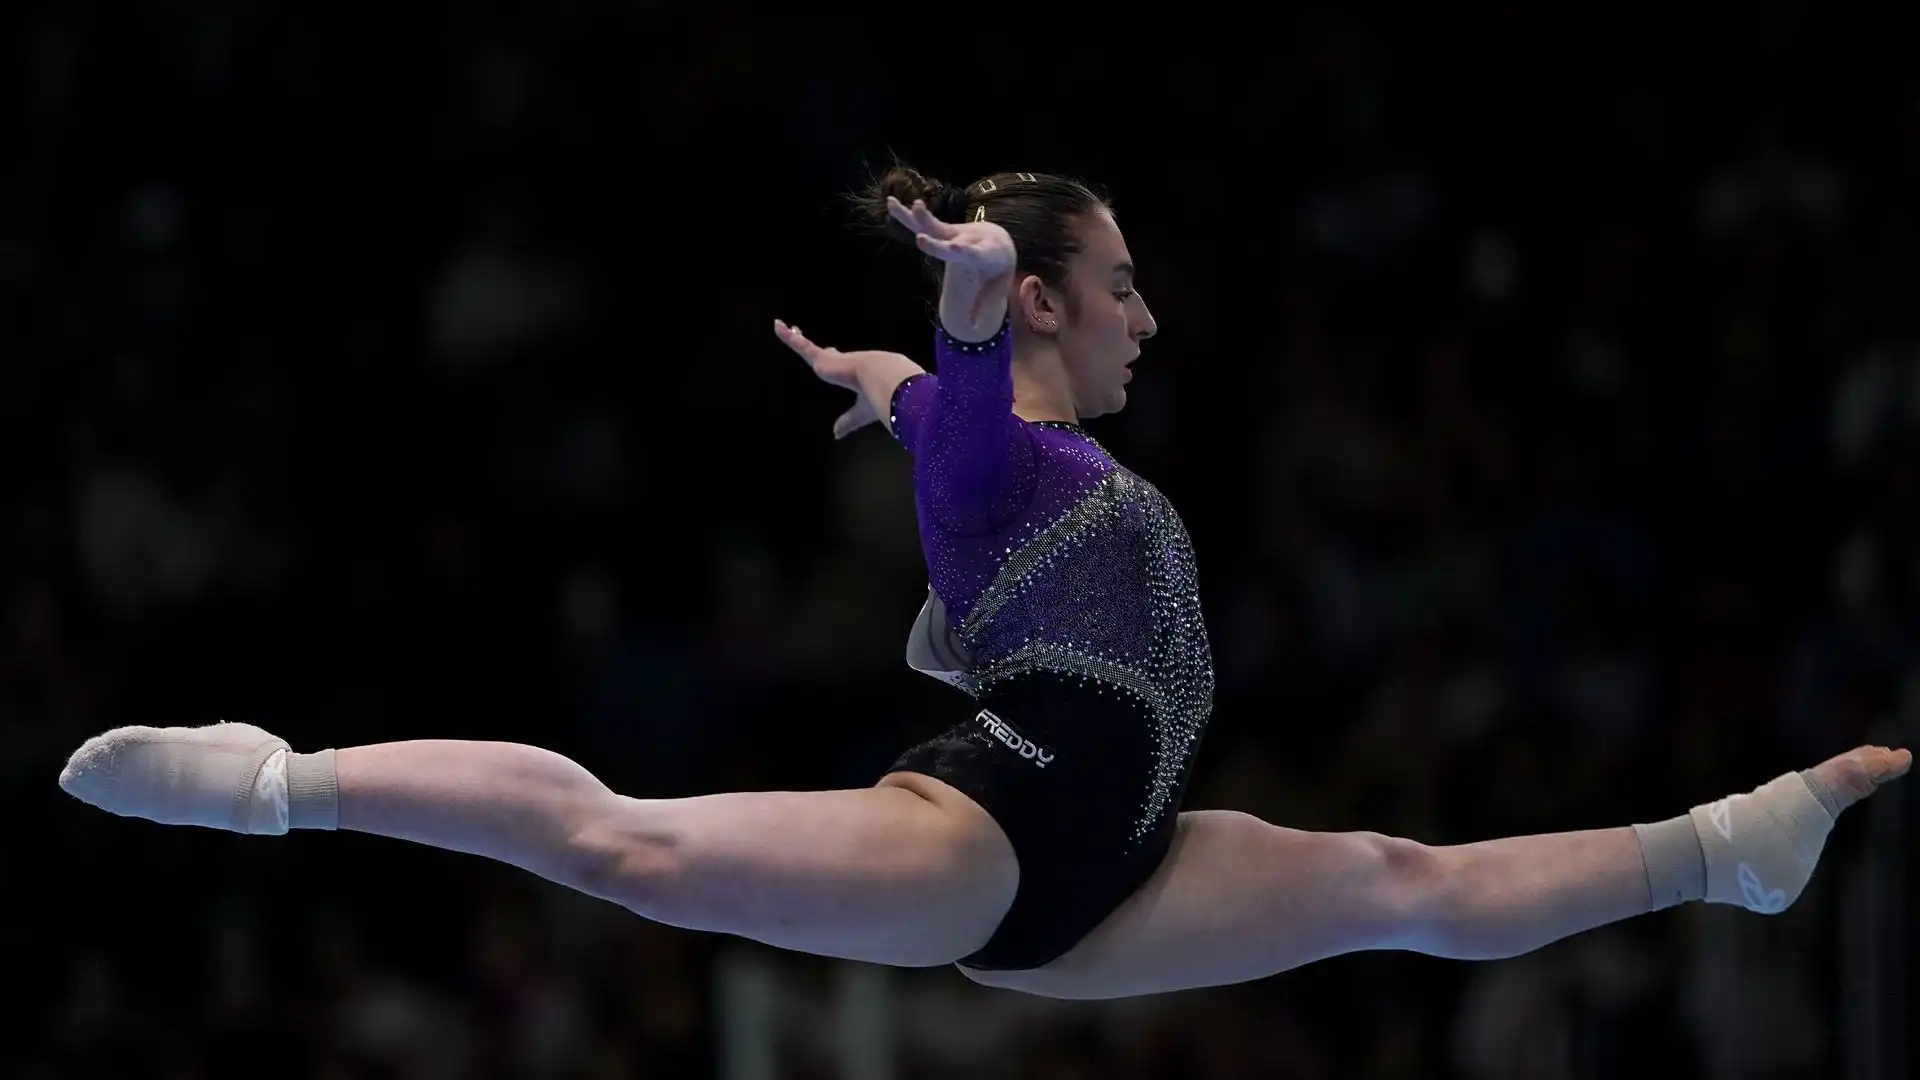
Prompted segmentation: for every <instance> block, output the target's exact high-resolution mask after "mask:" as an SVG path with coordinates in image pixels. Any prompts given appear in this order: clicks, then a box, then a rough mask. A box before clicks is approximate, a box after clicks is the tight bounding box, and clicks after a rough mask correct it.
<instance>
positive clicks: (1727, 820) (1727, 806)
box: [1707, 798, 1745, 865]
mask: <svg viewBox="0 0 1920 1080" xmlns="http://www.w3.org/2000/svg"><path fill="white" fill-rule="evenodd" d="M1707 818H1708V819H1709V820H1711V821H1712V822H1713V827H1714V828H1715V829H1717V830H1719V833H1720V835H1721V836H1722V837H1724V838H1726V841H1727V843H1729V844H1731V843H1733V800H1732V799H1731V798H1726V799H1721V800H1720V801H1719V802H1717V803H1714V804H1713V805H1712V806H1709V807H1707ZM1742 865H1745V864H1744V863H1743V864H1742Z"/></svg>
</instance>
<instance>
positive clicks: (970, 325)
mask: <svg viewBox="0 0 1920 1080" xmlns="http://www.w3.org/2000/svg"><path fill="white" fill-rule="evenodd" d="M887 213H889V214H892V215H893V220H895V221H897V222H899V223H900V224H901V225H903V226H905V227H906V228H907V229H908V230H910V231H911V232H912V233H913V238H914V243H915V244H917V245H919V247H920V250H921V251H924V252H926V253H927V254H928V255H931V256H933V257H934V258H936V259H939V260H940V261H941V262H943V263H945V264H947V272H946V275H945V277H944V278H943V280H942V283H941V286H940V325H941V327H942V328H944V329H945V330H946V332H947V334H948V336H950V337H953V338H955V339H957V340H959V341H985V340H987V339H988V338H990V337H992V336H993V335H994V334H996V333H998V332H999V331H1000V326H1001V324H1002V323H1003V322H1005V321H1006V318H1007V289H1008V287H1009V286H1010V285H1011V284H1012V283H1013V268H1014V262H1015V259H1014V254H1015V253H1014V247H1013V237H1011V236H1008V235H1007V230H1005V229H1003V228H1001V227H1000V226H998V225H995V224H994V223H993V222H991V221H966V222H961V223H960V224H958V225H954V224H950V223H948V222H945V221H941V220H940V219H939V218H937V217H934V216H933V212H932V211H930V210H928V209H927V204H926V203H924V202H921V201H920V200H918V199H915V200H914V203H913V205H912V206H903V205H901V203H900V200H899V199H896V198H894V197H893V196H891V195H889V196H887Z"/></svg>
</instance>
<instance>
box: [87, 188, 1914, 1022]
mask: <svg viewBox="0 0 1920 1080" xmlns="http://www.w3.org/2000/svg"><path fill="white" fill-rule="evenodd" d="M868 205H869V207H870V209H871V211H872V214H873V217H874V220H875V221H877V222H880V223H882V224H883V225H884V226H885V227H886V228H887V229H889V230H890V231H891V232H892V233H893V234H894V235H895V236H897V237H899V238H901V239H909V238H910V239H911V240H912V242H913V243H915V244H916V245H917V246H918V248H919V250H920V251H921V252H923V253H924V254H925V255H926V256H928V257H929V258H930V259H931V260H932V263H933V265H934V267H935V269H936V270H937V271H938V272H939V276H940V289H939V307H938V312H939V318H938V322H939V326H938V329H937V330H936V331H935V336H934V345H933V356H934V360H935V371H934V372H933V373H928V372H926V371H924V370H922V369H921V368H920V367H919V365H917V364H915V363H914V362H913V361H912V360H910V359H908V358H906V357H904V356H900V355H898V354H894V353H885V352H840V351H838V350H835V349H829V348H822V347H820V346H818V345H816V344H814V343H813V342H811V341H809V340H808V339H807V338H806V337H805V336H803V335H802V334H801V333H800V331H799V330H797V329H795V328H793V327H790V326H787V325H786V324H784V323H777V324H776V325H775V333H776V334H777V335H778V337H779V338H780V340H781V341H783V342H784V343H785V344H786V345H787V346H788V347H789V348H791V349H792V350H793V351H794V352H796V353H798V354H799V355H800V356H801V357H802V358H803V359H805V360H806V362H807V363H808V365H809V366H810V367H811V369H812V371H813V372H814V374H815V375H817V376H818V377H819V378H821V379H823V380H825V381H826V382H828V383H831V384H833V385H835V386H839V387H844V388H846V389H849V390H851V391H853V392H854V393H855V394H856V396H857V398H856V403H855V405H854V406H853V408H852V409H851V410H849V411H848V412H847V413H845V414H844V415H842V416H841V417H840V418H839V420H838V421H837V422H836V423H835V425H834V433H835V434H836V435H840V436H844V435H846V434H848V433H849V432H851V431H854V430H856V429H858V428H861V427H863V426H865V425H867V424H870V423H879V424H881V425H883V426H885V427H886V428H887V429H888V430H889V431H890V432H891V433H892V435H893V436H894V438H895V439H897V440H898V441H899V442H900V443H901V444H902V445H903V446H904V447H905V448H906V449H907V450H908V451H909V452H910V453H911V455H912V458H913V484H914V493H915V498H916V503H917V514H918V518H919V527H920V537H921V542H922V546H923V549H924V553H925V556H926V563H927V575H928V579H929V582H930V588H929V590H928V595H927V599H926V603H925V606H924V607H923V608H922V609H921V612H920V616H919V619H918V620H917V622H916V623H915V624H914V626H913V628H912V631H911V635H910V637H909V641H908V646H907V659H908V662H909V663H910V664H912V666H913V667H915V668H916V669H918V670H921V671H924V672H926V673H928V674H929V675H933V676H935V677H937V678H940V679H942V680H944V681H946V682H948V683H950V684H952V685H953V686H955V687H957V688H958V689H959V690H960V691H963V692H964V693H965V694H966V695H967V696H968V697H969V698H970V699H971V700H970V701H968V702H966V703H965V704H964V705H960V704H956V707H955V710H954V715H953V717H952V719H953V721H954V723H953V725H952V726H951V727H950V728H948V729H947V730H946V731H945V732H944V733H942V734H940V735H938V736H935V737H934V738H932V739H930V740H929V741H927V742H925V743H922V744H921V745H919V746H916V747H913V748H912V749H910V750H908V751H906V753H905V754H903V755H902V756H901V757H900V759H899V760H898V761H897V762H895V764H894V766H893V768H892V769H891V770H890V771H889V772H888V773H887V774H886V775H885V776H882V777H880V778H879V779H878V781H877V782H876V783H875V785H874V786H873V787H870V788H864V789H859V790H848V791H813V792H788V791H757V792H734V793H728V794H715V795H705V796H699V797H695V798H687V799H634V798H628V797H625V796H622V795H620V794H618V793H616V792H614V791H611V790H609V789H608V788H607V786H606V785H605V784H602V783H601V782H600V781H599V780H597V779H595V778H594V776H593V774H592V773H590V772H588V771H587V770H586V769H585V768H582V767H581V766H580V765H578V764H576V763H574V762H573V761H571V760H569V759H567V758H565V757H562V756H560V755H558V754H555V753H552V752H549V751H546V750H542V749H540V748H538V747H535V746H528V745H522V744H518V743H497V742H466V741H439V740H426V741H414V742H394V743H382V744H377V745H371V746H354V747H344V748H340V749H328V750H319V751H317V752H312V753H298V752H294V751H293V750H292V749H291V748H290V747H289V746H288V744H287V743H286V742H285V741H283V740H281V739H279V738H277V737H275V736H273V735H271V734H269V733H268V732H266V731H263V730H261V729H260V728H258V727H254V726H252V725H248V724H240V723H221V724H213V725H209V726H202V727H169V728H152V727H123V728H118V729H115V730H112V731H108V732H106V733H105V734H102V735H98V736H95V737H94V738H92V739H89V740H87V742H86V743H85V744H84V745H82V746H81V747H80V748H79V749H78V750H76V751H75V752H74V754H73V755H72V757H71V759H70V760H69V761H68V763H67V765H66V768H65V769H64V771H62V773H61V775H60V785H61V787H62V788H64V789H65V790H66V791H67V792H69V793H70V794H72V795H73V796H75V797H76V798H78V799H81V800H83V801H85V802H87V803H90V804H92V805H94V806H96V807H99V808H101V809H103V810H107V811H109V812H112V813H115V814H120V815H124V816H127V817H136V818H144V819H146V820H149V821H155V822H159V823H162V824H167V825H198V826H205V827H209V828H216V829H226V830H231V831H234V832H240V833H251V834H259V835H280V834H284V833H286V832H287V831H288V830H290V829H343V830H348V831H352V832H361V833H372V834H375V835H379V836H387V837H393V838H396V839H401V840H410V841H413V842H415V843H419V844H426V845H429V846H432V847H436V848H442V849H445V850H449V851H460V852H468V853H471V854H474V855H480V856H484V857H486V858H490V859H496V860H499V861H501V862H505V863H510V864H512V865H514V866H517V867H520V868H522V869H524V870H528V871H531V872H532V873H535V874H538V875H540V876H541V877H544V878H547V879H548V880H550V881H554V882H557V883H559V884H561V885H565V886H567V887H569V888H572V889H577V890H579V891H581V892H584V893H587V894H589V895H592V896H596V897H600V898H603V899H605V900H609V901H612V902H614V903H616V904H620V905H622V906H624V907H626V908H628V909H629V910H631V911H633V912H635V913H636V914H639V915H641V916H644V917H646V918H649V919H653V920H656V921H658V922H662V923H667V924H670V925H673V926H678V927H685V928H688V929H693V930H704V931H712V932H715V933H722V934H733V935H738V936H740V937H745V938H751V939H753V940H756V941H760V942H765V943H767V944H769V945H774V946H778V947H781V948H786V949H793V950H797V951H801V952H807V953H813V954H817V955H821V956H827V957H838V958H846V959H852V960H860V961H868V962H872V963H880V964H891V965H898V966H910V967H923V966H933V965H941V964H957V965H958V966H959V967H960V970H961V971H962V972H964V973H965V974H966V975H967V976H968V977H970V978H972V979H974V980H975V981H977V982H981V983H985V984H987V985H990V986H996V987H1005V988H1008V989H1014V990H1020V991H1024V992H1027V993H1032V994H1039V995H1046V996H1051V997H1060V998H1118V997H1128V996H1133V995H1142V994H1154V993H1161V992H1166V991H1173V990H1181V989H1187V988H1193V987H1204V986H1217V985H1222V984H1228V983H1236V982H1242V981H1246V980H1252V979H1260V978H1264V977H1266V976H1269V975H1273V974H1276V973H1278V972H1283V971H1287V970H1289V969H1291V968H1295V967H1298V966H1300V965H1302V964H1307V963H1311V962H1313V961H1315V960H1319V959H1322V958H1325V957H1330V956H1337V955H1340V954H1343V953H1350V952H1354V951H1358V950H1367V949H1392V950H1409V951H1414V952H1420V953H1425V954H1429V955H1433V956H1441V957H1455V958H1460V959H1493V958H1499V957H1510V956H1516V955H1519V954H1521V953H1526V952H1529V951H1531V950H1534V949H1537V948H1539V947H1541V946H1543V945H1546V944H1547V943H1549V942H1552V941H1556V940H1558V939H1561V938H1564V937H1567V936H1569V935H1572V934H1577V933H1579V932H1581V931H1584V930H1589V929H1592V928H1594V927H1599V926H1604V925H1607V924H1609V923H1613V922H1617V921H1619V920H1622V919H1626V918H1629V917H1632V916H1636V915H1642V914H1646V913H1648V912H1653V911H1658V910H1660V909H1662V908H1666V907H1670V906H1673V905H1676V904H1680V903H1684V902H1687V901H1705V902H1708V903H1720V904H1731V905H1736V906H1740V907H1744V908H1747V909H1748V910H1751V911H1756V912H1760V913H1763V914H1775V913H1778V912H1780V911H1783V910H1785V909H1786V908H1787V907H1788V906H1789V905H1791V904H1792V903H1793V902H1794V900H1795V899H1796V898H1797V897H1798V896H1799V895H1800V893H1801V890H1802V889H1804V888H1805V887H1806V885H1807V882H1808V879H1809V878H1810V877H1811V875H1812V874H1813V871H1814V866H1815V864H1816V863H1817V862H1818V860H1819V857H1820V853H1821V850H1822V848H1823V846H1824V845H1825V843H1826V840H1827V837H1828V834H1829V832H1830V831H1831V830H1832V829H1833V827H1834V823H1835V820H1836V819H1837V818H1838V817H1839V816H1840V814H1841V813H1842V812H1843V811H1845V810H1846V809H1847V808H1848V807H1849V806H1852V805H1853V804H1854V803H1856V802H1858V801H1859V800H1861V799H1863V798H1865V797H1867V796H1868V795H1870V794H1872V793H1873V791H1874V790H1875V788H1876V787H1878V786H1879V785H1881V784H1883V783H1886V782H1887V781H1889V780H1892V779H1894V778H1895V777H1898V776H1901V775H1903V774H1904V773H1905V772H1906V771H1907V769H1908V767H1909V765H1910V764H1911V762H1912V756H1911V754H1910V753H1909V752H1908V751H1906V750H1903V749H1902V750H1889V749H1885V748H1881V747H1861V748H1859V749H1855V750H1852V751H1850V752H1848V753H1845V754H1842V755H1840V756H1838V757H1835V758H1832V759H1831V760H1828V761H1826V762H1824V763H1822V764H1819V765H1815V766H1814V767H1812V768H1810V769H1806V770H1804V771H1793V772H1786V773H1784V774H1782V775H1780V776H1779V777H1777V778H1776V779H1774V780H1772V781H1770V782H1768V783H1765V784H1762V785H1760V786H1759V787H1758V788H1756V789H1754V790H1752V791H1750V792H1747V793H1745V794H1737V795H1731V796H1729V797H1727V798H1723V799H1720V800H1718V801H1716V802H1712V803H1710V804H1706V805H1701V806H1697V807H1694V808H1693V809H1692V810H1691V811H1690V812H1688V813H1685V814H1681V815H1679V816H1676V817H1673V818H1670V819H1668V820H1665V821H1657V822H1653V823H1650V824H1640V825H1633V826H1621V827H1618V828H1605V829H1593V830H1589V831H1584V832H1570V833H1559V834H1552V835H1537V836H1520V837H1510V838H1506V839H1498V840H1486V841H1481V842H1478V843H1470V844H1460V845H1456V846H1444V847H1442V846H1432V845H1428V844H1424V843H1420V842H1417V841H1413V840H1407V839H1400V838H1396V837H1391V836H1384V835H1381V834H1378V833H1372V832H1345V833H1316V832H1301V831H1297V830H1293V829H1287V828H1283V827H1281V826H1278V825H1272V824H1268V823H1267V822H1264V821H1261V820H1259V819H1257V818H1254V817H1251V816H1249V815H1247V814H1242V813H1236V812H1232V811H1223V810H1207V811H1192V812H1186V813H1182V812H1181V810H1180V806H1181V801H1182V798H1183V796H1184V793H1185V790H1186V786H1187V780H1188V776H1189V775H1190V772H1191V769H1192V764H1193V759H1194V755H1195V753H1196V751H1197V749H1198V747H1199V746H1200V742H1201V736H1202V733H1203V731H1204V729H1205V727H1206V723H1207V718H1208V714H1209V713H1210V711H1211V709H1212V699H1213V665H1212V656H1211V651H1210V647H1209V644H1208V640H1207V632H1206V627H1205V624H1204V622H1203V621H1202V619H1201V611H1200V600H1199V594H1198V589H1197V586H1196V580H1195V568H1194V557H1193V551H1192V548H1191V546H1190V545H1189V542H1188V538H1187V533H1186V529H1185V527H1184V526H1183V525H1182V524H1181V520H1180V517H1179V515H1178V514H1176V513H1175V512H1174V509H1173V506H1172V505H1171V504H1170V503H1169V502H1168V501H1167V499H1166V497H1165V496H1164V495H1162V494H1161V493H1160V491H1159V490H1158V489H1156V488H1155V487H1154V486H1153V485H1152V484H1149V483H1148V482H1146V481H1145V480H1143V479H1141V478H1140V477H1139V476H1136V475H1134V474H1133V473H1132V472H1129V471H1128V470H1127V469H1125V468H1124V467H1122V466H1121V465H1120V464H1119V463H1117V462H1115V461H1114V459H1113V458H1112V456H1111V455H1109V454H1108V453H1107V452H1106V451H1105V450H1104V449H1102V448H1101V446H1100V444H1099V443H1098V442H1096V441H1095V440H1094V438H1093V437H1092V436H1090V435H1089V434H1088V433H1087V432H1086V431H1085V430H1083V429H1082V428H1081V427H1080V421H1082V420H1083V419H1085V418H1087V417H1091V416H1098V415H1101V414H1103V413H1110V412H1113V411H1114V410H1116V409H1119V408H1121V407H1122V406H1123V405H1124V404H1125V403H1126V396H1127V395H1126V385H1127V382H1128V380H1129V379H1130V378H1131V374H1130V372H1129V368H1130V366H1131V365H1132V364H1133V362H1134V361H1135V360H1136V359H1138V358H1139V356H1140V355H1141V344H1142V343H1143V342H1145V341H1146V340H1147V339H1149V338H1151V337H1152V336H1153V334H1154V331H1155V324H1154V320H1153V316H1152V315H1151V314H1150V313H1149V312H1148V310H1147V305H1146V301H1145V300H1144V299H1143V298H1142V297H1141V294H1140V292H1139V289H1138V286H1137V284H1136V280H1135V270H1134V264H1133V259H1132V257H1131V255H1129V253H1128V251H1127V245H1126V241H1125V239H1124V237H1123V236H1122V234H1121V231H1120V228H1119V226H1118V224H1117V223H1116V221H1115V219H1114V216H1113V213H1112V211H1111V209H1110V208H1109V207H1108V205H1107V204H1106V203H1105V201H1103V200H1102V199H1101V198H1099V197H1098V196H1096V195H1095V194H1094V193H1093V192H1092V191H1091V190H1089V189H1088V188H1086V187H1085V186H1083V185H1081V184H1079V183H1077V182H1074V181H1072V180H1068V179H1064V178H1061V177H1056V176H1048V175H1043V174H1036V173H1001V174H997V175H994V176H991V177H988V178H986V179H983V180H980V181H978V182H977V183H974V184H972V185H970V186H967V187H953V186H949V185H945V184H942V183H939V182H937V181H933V180H930V179H928V178H926V177H924V176H922V175H921V174H919V173H917V172H915V171H913V170H912V169H909V168H907V167H905V166H896V167H895V168H894V169H892V170H891V171H890V172H889V173H888V174H887V175H886V176H885V177H883V178H882V179H881V180H880V181H879V182H878V183H876V184H875V185H874V188H873V190H872V191H871V192H870V193H869V203H868Z"/></svg>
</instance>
